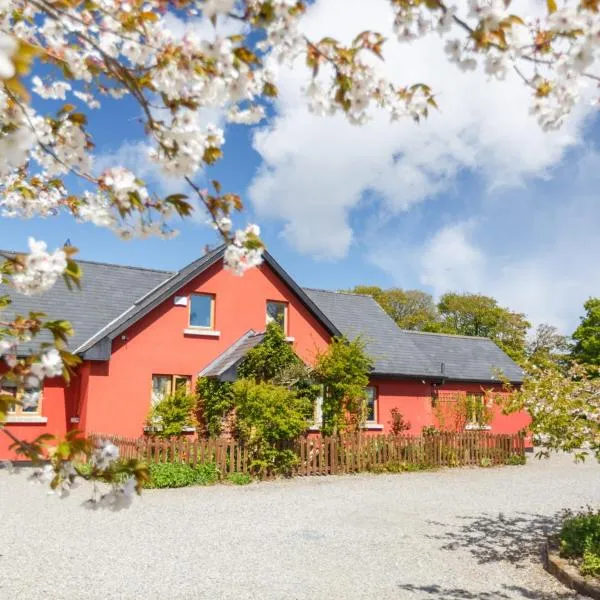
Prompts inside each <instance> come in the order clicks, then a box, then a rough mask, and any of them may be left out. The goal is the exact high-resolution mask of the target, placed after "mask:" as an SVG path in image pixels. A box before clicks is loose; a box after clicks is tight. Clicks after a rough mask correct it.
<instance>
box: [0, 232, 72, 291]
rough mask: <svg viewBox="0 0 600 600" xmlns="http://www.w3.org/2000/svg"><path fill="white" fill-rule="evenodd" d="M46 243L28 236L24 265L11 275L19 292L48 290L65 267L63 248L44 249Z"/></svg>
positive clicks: (65, 258)
mask: <svg viewBox="0 0 600 600" xmlns="http://www.w3.org/2000/svg"><path fill="white" fill-rule="evenodd" d="M46 248H47V246H46V243H45V242H42V241H36V240H35V239H34V238H32V237H30V238H29V254H26V255H25V259H24V263H25V265H24V267H23V268H22V269H21V270H19V271H17V272H16V273H15V274H14V275H13V276H12V283H13V285H14V287H15V289H16V290H17V292H19V293H21V294H25V295H27V296H32V295H35V294H41V293H43V292H45V291H47V290H49V289H50V288H51V287H52V286H53V285H54V284H55V283H56V280H57V279H58V278H59V277H60V276H61V275H62V274H63V272H64V270H65V269H66V268H67V257H66V254H65V253H64V251H63V250H60V249H57V250H55V251H54V252H52V253H48V252H47V251H46Z"/></svg>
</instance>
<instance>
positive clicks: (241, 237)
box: [224, 225, 263, 275]
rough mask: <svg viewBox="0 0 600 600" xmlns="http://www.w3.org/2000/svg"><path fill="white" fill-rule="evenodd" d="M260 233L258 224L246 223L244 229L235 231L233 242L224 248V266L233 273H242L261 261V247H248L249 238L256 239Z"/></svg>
mask: <svg viewBox="0 0 600 600" xmlns="http://www.w3.org/2000/svg"><path fill="white" fill-rule="evenodd" d="M259 235H260V229H259V227H258V225H248V227H246V229H238V230H237V231H236V232H235V235H234V238H233V243H232V244H229V246H227V248H226V249H225V255H224V261H225V266H226V268H227V269H228V270H230V271H231V272H232V273H234V274H235V275H243V274H244V273H245V272H246V271H247V270H248V269H251V268H252V267H257V266H258V265H260V264H261V263H262V257H263V248H262V246H261V247H259V248H248V247H247V246H246V243H247V242H248V240H249V238H254V239H257V238H258V236H259Z"/></svg>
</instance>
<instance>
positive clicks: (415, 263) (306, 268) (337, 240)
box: [0, 0, 600, 332]
mask: <svg viewBox="0 0 600 600" xmlns="http://www.w3.org/2000/svg"><path fill="white" fill-rule="evenodd" d="M348 3H355V4H356V7H355V8H356V10H344V11H343V13H342V12H340V11H341V9H342V7H343V8H344V9H347V8H348ZM372 7H373V9H372V12H371V14H370V17H369V19H371V20H372V23H370V24H365V23H364V19H365V17H364V15H362V16H361V11H360V1H359V0H318V1H317V2H316V3H315V4H314V5H313V6H312V7H311V9H310V10H309V14H308V15H307V17H306V25H305V27H306V28H307V31H308V32H309V33H310V34H312V35H322V34H324V33H326V32H327V33H332V34H334V35H336V36H338V37H339V38H341V39H344V38H345V37H349V36H351V35H352V34H353V33H356V32H357V31H361V30H364V29H365V27H367V26H370V27H371V28H372V29H376V30H379V31H383V32H384V33H386V27H387V28H388V29H389V27H390V26H391V21H390V19H389V9H388V5H387V3H386V2H384V1H383V0H381V2H380V0H373V4H372ZM341 14H343V17H340V15H341ZM390 44H392V43H390ZM386 67H387V68H389V71H390V76H391V77H392V78H394V79H396V80H398V76H399V75H400V79H401V80H402V81H405V82H411V81H417V80H419V81H421V80H425V81H427V82H429V83H431V84H432V85H433V86H434V89H436V90H437V91H438V92H439V95H438V102H439V104H440V111H439V112H438V113H435V114H434V115H432V116H431V118H430V119H429V120H428V122H426V123H424V124H421V125H417V124H414V123H412V122H400V123H394V124H390V123H389V122H388V120H387V118H386V117H385V115H381V114H378V115H375V118H374V120H373V121H372V122H371V123H369V124H368V125H366V126H364V127H362V128H357V127H352V126H350V125H349V124H347V123H346V122H345V120H344V119H343V118H341V117H335V118H318V117H315V116H313V115H310V114H309V113H308V111H307V110H306V107H305V102H304V99H303V92H302V88H303V86H304V85H305V84H306V81H307V73H306V71H305V70H304V69H303V68H302V66H301V65H300V66H299V67H298V68H295V69H283V70H282V71H281V73H280V75H279V85H280V91H281V95H280V98H279V100H278V102H277V103H276V104H275V105H274V106H273V107H272V113H273V114H274V118H272V119H271V120H270V121H269V123H268V124H262V125H260V126H258V127H255V128H247V127H243V126H232V127H228V128H227V131H226V144H225V146H224V152H225V159H224V160H223V161H222V162H221V163H219V164H218V165H217V166H216V167H214V168H211V169H209V170H208V171H207V173H206V176H207V177H208V178H210V179H212V178H216V179H218V180H220V181H221V183H222V184H223V188H224V190H227V191H232V192H237V193H240V194H241V195H242V198H243V199H244V201H245V203H246V206H247V210H246V212H245V213H244V215H243V216H242V217H241V218H240V219H239V223H238V225H244V224H245V223H246V222H254V221H256V222H258V223H259V224H260V225H261V227H262V231H263V237H264V239H265V241H266V243H267V246H268V248H269V250H270V251H271V253H272V254H273V255H274V256H275V257H276V258H277V259H278V260H279V261H280V263H281V264H282V265H283V267H284V268H285V269H286V270H288V272H289V273H290V274H291V275H292V276H293V277H294V278H295V279H296V280H297V281H298V282H299V283H300V284H301V285H304V286H312V287H320V288H328V289H339V288H349V287H352V286H354V285H356V284H375V285H381V286H383V287H389V286H400V287H404V288H419V289H424V290H426V291H429V292H431V293H433V294H434V295H436V296H439V294H441V293H443V292H444V291H448V290H456V291H470V292H481V293H487V294H490V295H494V296H495V297H497V298H498V299H499V300H500V302H501V303H502V304H504V305H507V306H509V307H510V308H512V309H514V310H519V311H522V312H525V313H526V314H527V315H528V316H529V317H530V318H531V319H532V321H534V322H535V323H540V322H550V323H552V324H555V325H557V326H559V327H560V328H561V329H562V330H563V331H565V332H570V331H572V330H573V328H574V327H575V326H576V324H577V320H578V316H579V315H580V313H581V306H582V304H583V301H584V300H585V299H586V298H587V297H589V296H592V295H600V266H599V265H598V260H597V257H598V256H599V254H600V236H599V235H598V233H597V226H598V222H599V220H600V203H599V202H598V195H597V190H598V189H600V186H599V185H598V184H599V183H600V181H599V178H600V149H599V148H598V143H599V140H600V137H599V135H600V122H599V121H598V119H597V117H596V116H595V113H594V112H593V111H592V109H591V107H590V104H589V102H588V101H587V97H586V96H585V93H584V101H582V103H581V105H580V106H579V107H578V108H577V109H576V111H575V113H574V115H573V117H572V118H571V119H570V120H569V122H568V123H567V124H566V125H565V127H564V128H563V129H562V130H561V131H560V132H556V133H551V134H547V133H543V132H541V130H540V129H539V127H538V126H537V123H536V122H535V121H534V119H533V118H532V117H531V116H530V115H529V114H528V104H529V97H528V93H527V91H526V90H524V89H523V88H522V86H521V84H520V82H519V81H518V80H516V79H513V78H510V77H509V78H508V79H507V81H505V82H494V83H490V82H487V80H486V79H485V76H484V75H482V74H481V73H476V74H468V75H463V74H461V73H459V72H458V71H457V70H456V69H455V68H454V67H453V66H452V65H448V64H447V63H446V61H445V58H444V56H443V53H442V52H441V51H440V44H439V41H438V40H437V38H436V39H434V40H429V41H424V42H422V43H420V44H417V45H411V47H410V48H408V47H406V46H404V47H399V46H398V45H397V44H396V46H390V48H389V52H388V59H387V62H386ZM137 116H138V113H137V110H136V108H135V107H134V106H133V105H131V104H129V103H123V102H119V103H115V102H108V103H106V104H105V105H104V106H103V108H102V109H101V110H99V111H94V112H93V113H91V115H90V120H91V128H92V131H93V133H94V135H95V141H96V145H97V148H96V154H97V163H98V165H99V167H103V166H107V165H110V164H113V163H117V162H124V163H125V164H126V166H129V167H130V168H132V169H134V170H136V171H137V172H140V174H141V176H142V177H143V178H146V180H147V181H149V183H150V184H151V186H153V187H154V188H156V189H157V190H159V191H169V192H171V191H174V190H179V189H180V188H179V184H178V183H174V182H172V181H165V179H164V178H163V177H161V176H160V174H159V173H158V172H157V171H156V170H155V169H154V167H153V166H152V165H150V164H149V162H148V160H147V159H146V157H145V147H144V146H143V140H142V136H141V130H140V126H139V123H138V122H137ZM202 118H203V119H205V120H210V119H213V120H217V121H219V119H220V117H219V115H218V113H215V114H211V115H204V116H203V117H202ZM72 185H73V186H75V189H77V188H78V184H77V183H76V182H72ZM203 220H204V218H203V217H198V218H197V219H194V220H190V221H189V222H182V223H181V224H179V225H180V226H179V229H180V231H181V234H180V236H179V237H178V238H176V239H174V240H169V241H163V240H158V239H150V240H135V241H130V242H122V241H120V240H118V239H117V238H116V237H115V236H114V235H113V234H112V233H111V232H110V231H107V230H103V229H99V228H96V227H94V226H92V225H81V224H77V223H75V222H74V221H73V220H72V219H71V218H69V217H67V216H59V217H55V218H50V219H46V220H42V219H35V220H30V221H20V220H8V219H6V218H1V219H0V247H2V248H10V249H24V248H25V247H26V241H27V237H28V236H29V235H32V236H34V237H35V238H38V239H44V240H46V241H47V242H48V244H49V246H50V247H55V246H59V245H62V244H63V243H64V241H65V240H66V239H67V238H68V239H70V240H71V242H72V244H73V245H75V246H77V247H78V248H79V249H80V257H81V258H84V259H90V260H99V261H106V262H116V263H124V264H134V265H140V266H146V267H153V268H160V269H169V270H174V269H178V268H180V267H182V266H183V265H185V264H186V263H188V262H189V261H191V260H194V259H195V258H197V257H198V256H199V255H200V254H201V253H202V252H203V248H204V246H205V245H206V244H214V243H215V242H216V237H215V234H214V232H213V231H212V230H211V229H210V228H209V227H208V226H206V225H205V224H204V223H203ZM175 225H178V224H177V223H175ZM84 285H85V280H84Z"/></svg>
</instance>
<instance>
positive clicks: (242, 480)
mask: <svg viewBox="0 0 600 600" xmlns="http://www.w3.org/2000/svg"><path fill="white" fill-rule="evenodd" d="M227 481H229V483H233V485H248V484H249V483H252V477H250V475H248V473H230V474H229V475H228V477H227Z"/></svg>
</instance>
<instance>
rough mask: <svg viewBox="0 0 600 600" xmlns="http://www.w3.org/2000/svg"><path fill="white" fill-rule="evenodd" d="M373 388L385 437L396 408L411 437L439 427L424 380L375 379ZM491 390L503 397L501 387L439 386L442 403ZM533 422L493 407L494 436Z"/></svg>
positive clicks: (479, 385) (452, 383)
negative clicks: (424, 428)
mask: <svg viewBox="0 0 600 600" xmlns="http://www.w3.org/2000/svg"><path fill="white" fill-rule="evenodd" d="M372 384H373V385H375V386H376V387H377V390H378V408H377V410H378V415H377V419H378V422H379V423H380V424H382V425H383V426H384V429H383V431H384V433H388V432H390V431H391V421H392V415H391V411H392V409H393V408H397V409H398V410H399V411H400V412H401V413H402V415H403V417H404V419H405V420H406V421H408V422H410V424H411V428H410V430H409V431H408V432H407V433H409V434H414V435H418V434H420V433H421V430H422V429H423V427H424V426H427V425H434V426H437V425H438V423H437V419H436V415H435V410H434V408H433V403H432V386H431V384H430V383H423V381H422V380H420V379H418V380H409V379H405V380H399V379H398V380H387V379H373V381H372ZM489 390H492V391H493V393H494V395H496V396H498V395H499V396H502V395H504V394H503V392H502V386H501V385H500V384H479V383H465V382H458V381H457V382H447V383H445V384H444V385H442V386H438V394H439V398H440V399H442V400H443V399H444V398H448V399H450V398H452V397H453V396H454V395H455V394H456V393H462V394H466V393H469V392H472V393H478V392H487V391H489ZM530 421H531V419H530V417H529V415H528V414H527V413H526V412H519V413H513V414H510V415H504V414H502V408H501V406H500V405H499V404H498V403H495V404H494V407H493V417H492V421H491V429H490V431H491V433H516V432H517V431H520V430H521V429H524V428H526V427H527V426H528V425H529V423H530Z"/></svg>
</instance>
